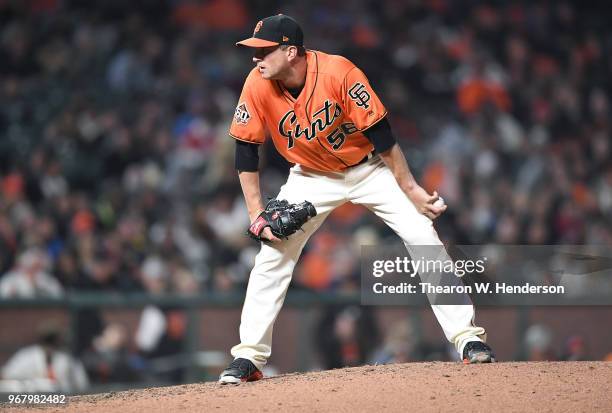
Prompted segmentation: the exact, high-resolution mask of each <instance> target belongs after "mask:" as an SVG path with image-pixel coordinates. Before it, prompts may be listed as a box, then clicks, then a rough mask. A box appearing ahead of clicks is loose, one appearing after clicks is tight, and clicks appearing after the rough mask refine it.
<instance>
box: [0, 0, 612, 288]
mask: <svg viewBox="0 0 612 413" xmlns="http://www.w3.org/2000/svg"><path fill="white" fill-rule="evenodd" d="M278 11H283V12H285V13H286V14H290V15H293V16H294V17H296V18H297V19H298V21H300V22H301V23H302V26H303V27H304V28H305V32H306V33H305V35H306V37H305V38H306V44H307V46H308V47H311V48H314V49H320V50H324V51H327V52H330V53H339V54H343V55H345V56H347V57H349V58H350V59H351V60H353V61H354V62H355V63H356V64H357V65H359V66H360V67H362V68H363V70H364V71H365V72H366V74H367V75H368V76H369V78H370V80H371V82H372V84H373V86H374V87H375V89H376V90H377V91H378V92H379V94H380V95H381V96H382V99H383V101H384V102H385V104H386V105H387V106H388V109H389V117H390V121H391V124H392V127H393V130H394V133H395V135H396V137H397V139H398V141H399V142H400V144H401V146H402V148H403V149H404V150H405V152H406V154H407V157H408V159H409V163H410V164H411V166H412V168H413V170H414V171H415V173H416V174H417V175H418V176H419V179H420V181H421V182H422V183H423V185H424V186H425V187H426V188H428V189H429V190H433V189H436V190H438V192H439V193H441V194H442V195H443V196H444V198H445V200H446V202H447V203H448V204H449V210H448V211H447V212H446V213H445V214H444V215H443V217H441V218H440V219H439V220H438V223H437V225H438V229H439V232H440V234H441V236H442V237H443V238H444V239H446V240H449V241H454V242H457V243H463V244H470V243H487V242H495V243H502V244H556V243H565V244H579V243H595V244H612V230H611V226H610V219H611V218H612V160H611V156H610V121H609V119H610V91H611V89H610V86H611V85H610V82H611V81H610V76H609V75H610V73H611V71H612V53H611V52H612V36H611V35H612V30H611V29H610V26H609V25H608V24H607V23H606V22H609V21H610V18H611V16H610V14H611V12H610V10H609V9H606V8H605V7H596V6H587V5H580V6H578V5H577V4H575V3H573V2H566V1H561V2H549V1H530V2H511V3H506V2H487V3H481V2H476V1H450V0H422V1H397V0H386V1H382V2H370V1H365V0H364V1H357V2H350V4H346V5H340V4H336V3H330V2H326V1H318V2H315V3H314V4H310V3H309V4H308V5H306V4H305V3H302V2H297V1H295V2H284V3H283V7H282V8H281V7H280V6H279V4H277V3H276V2H274V1H261V2H254V3H251V2H249V3H248V4H247V2H244V1H241V0H232V1H221V0H218V1H217V0H211V1H204V2H194V1H188V0H175V1H169V0H168V1H163V0H156V1H134V2H120V1H118V0H113V1H105V2H99V3H97V4H96V5H91V4H89V2H85V1H79V0H74V1H70V0H66V1H59V0H46V1H42V0H31V1H25V2H22V1H9V0H7V1H2V2H0V28H1V33H0V56H1V58H0V59H1V61H2V62H3V64H2V65H0V72H1V73H0V102H1V105H0V125H1V128H0V133H1V134H2V136H1V138H0V158H1V159H0V274H3V276H2V277H1V278H0V293H1V295H2V296H3V297H26V296H36V295H38V296H39V295H48V296H58V295H60V294H62V293H63V292H64V291H69V290H121V291H151V292H156V293H160V292H161V293H163V292H178V293H183V292H184V293H193V292H197V291H204V290H207V291H228V290H232V289H234V288H235V287H236V285H240V284H242V283H244V281H245V279H246V277H247V274H248V271H249V268H250V266H251V264H252V260H253V256H254V254H255V253H256V252H257V250H256V245H254V243H252V242H251V241H249V240H248V239H247V238H246V237H245V236H244V231H245V228H246V226H247V224H248V216H247V214H246V211H245V207H244V203H243V200H242V194H241V191H240V188H239V185H238V181H237V178H236V173H235V171H234V169H233V141H232V139H230V138H229V137H228V136H227V128H228V125H229V121H230V119H231V116H232V114H233V110H234V106H235V104H236V101H237V96H238V94H239V93H240V88H241V85H242V81H243V80H244V77H245V75H246V73H247V72H248V71H249V70H250V68H251V66H252V63H251V62H250V56H249V54H248V52H247V51H244V50H240V49H238V48H236V47H234V46H233V44H234V42H235V41H236V39H239V38H241V37H242V36H245V35H247V34H248V33H250V31H251V28H252V26H253V24H254V22H256V21H257V20H258V19H259V18H261V17H262V16H265V15H269V14H272V13H275V12H278ZM286 173H287V165H286V163H285V162H284V161H283V160H282V159H280V158H279V157H278V155H276V154H275V152H274V149H273V148H271V147H269V146H267V147H266V148H265V153H264V156H263V162H262V174H263V186H264V194H265V195H267V196H274V195H275V194H276V191H277V190H278V187H279V185H280V184H281V183H282V182H283V180H284V179H285V176H286ZM389 236H392V234H391V233H390V231H389V230H388V229H387V228H385V227H384V225H382V224H381V222H379V221H378V220H377V219H376V218H374V217H373V216H370V215H369V214H367V213H366V211H365V209H363V208H361V207H357V206H353V205H346V206H344V207H342V208H340V209H339V210H338V211H336V212H335V213H334V214H333V215H332V216H331V218H330V219H329V222H327V223H326V224H325V225H324V226H323V228H322V229H321V230H320V231H319V232H318V233H317V234H315V236H314V237H313V239H312V242H311V243H310V244H309V245H308V246H307V249H306V250H305V254H304V256H303V259H302V262H301V265H300V266H299V268H298V269H297V272H296V282H295V285H297V286H303V287H305V288H311V289H315V290H352V291H354V290H355V289H356V286H357V285H358V260H357V259H356V258H357V256H358V255H357V254H358V252H359V249H358V248H359V245H361V244H364V243H370V244H371V243H376V242H378V241H380V240H381V239H385V238H386V237H389Z"/></svg>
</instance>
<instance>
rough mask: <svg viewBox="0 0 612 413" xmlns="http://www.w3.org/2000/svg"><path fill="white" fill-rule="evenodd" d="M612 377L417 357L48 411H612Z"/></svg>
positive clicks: (573, 365)
mask: <svg viewBox="0 0 612 413" xmlns="http://www.w3.org/2000/svg"><path fill="white" fill-rule="evenodd" d="M610 383H612V363H604V362H554V363H551V362H542V363H495V364H489V365H467V366H466V365H462V364H457V363H438V362H434V363H409V364H396V365H390V366H364V367H357V368H347V369H339V370H331V371H322V372H314V373H306V374H290V375H284V376H278V377H272V378H269V379H264V380H262V381H259V382H255V383H248V384H243V385H240V386H229V385H228V386H221V385H218V384H216V383H197V384H188V385H183V386H174V387H163V388H151V389H144V390H133V391H126V392H117V393H105V394H99V395H91V396H81V397H74V398H72V399H71V400H70V403H69V405H68V406H66V407H64V408H54V409H44V411H46V412H48V411H61V412H90V413H92V412H93V413H95V412H105V413H113V412H120V413H132V412H158V411H163V412H175V411H185V412H200V411H201V412H215V411H216V412H225V411H232V412H237V411H238V412H250V411H253V412H266V411H268V412H272V411H285V410H290V411H304V412H351V413H353V412H355V411H366V412H377V411H380V410H384V411H390V412H392V411H398V412H399V411H469V412H474V411H521V412H527V411H530V412H531V411H538V412H549V411H551V412H552V411H554V412H565V411H567V412H570V411H571V412H576V411H584V412H593V411H612V392H611V391H610V387H609V386H610ZM16 411H18V410H17V409H11V412H16Z"/></svg>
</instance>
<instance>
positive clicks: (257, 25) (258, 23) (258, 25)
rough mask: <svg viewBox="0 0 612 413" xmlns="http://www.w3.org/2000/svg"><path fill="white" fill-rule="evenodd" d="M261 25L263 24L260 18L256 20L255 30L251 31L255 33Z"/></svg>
mask: <svg viewBox="0 0 612 413" xmlns="http://www.w3.org/2000/svg"><path fill="white" fill-rule="evenodd" d="M261 26H263V21H262V20H260V21H258V22H257V24H256V25H255V31H253V34H255V33H257V32H258V31H259V30H260V29H261Z"/></svg>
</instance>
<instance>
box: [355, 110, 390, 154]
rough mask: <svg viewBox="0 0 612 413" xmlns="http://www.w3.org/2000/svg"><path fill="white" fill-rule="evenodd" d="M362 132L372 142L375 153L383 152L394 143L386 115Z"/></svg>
mask: <svg viewBox="0 0 612 413" xmlns="http://www.w3.org/2000/svg"><path fill="white" fill-rule="evenodd" d="M363 134H364V135H365V136H366V138H368V140H369V141H370V142H372V145H374V149H376V153H383V152H385V151H387V150H389V149H391V147H392V146H393V145H395V143H396V140H395V137H394V136H393V132H391V125H389V121H388V120H387V118H386V117H385V118H383V119H382V120H380V121H379V122H378V123H377V124H376V125H374V126H372V127H371V128H369V129H367V130H365V131H363Z"/></svg>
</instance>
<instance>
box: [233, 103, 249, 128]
mask: <svg viewBox="0 0 612 413" xmlns="http://www.w3.org/2000/svg"><path fill="white" fill-rule="evenodd" d="M234 119H235V120H236V123H238V124H242V125H246V124H247V123H248V122H249V119H251V114H250V113H249V111H248V110H247V106H246V103H239V104H238V107H237V108H236V112H234Z"/></svg>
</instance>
